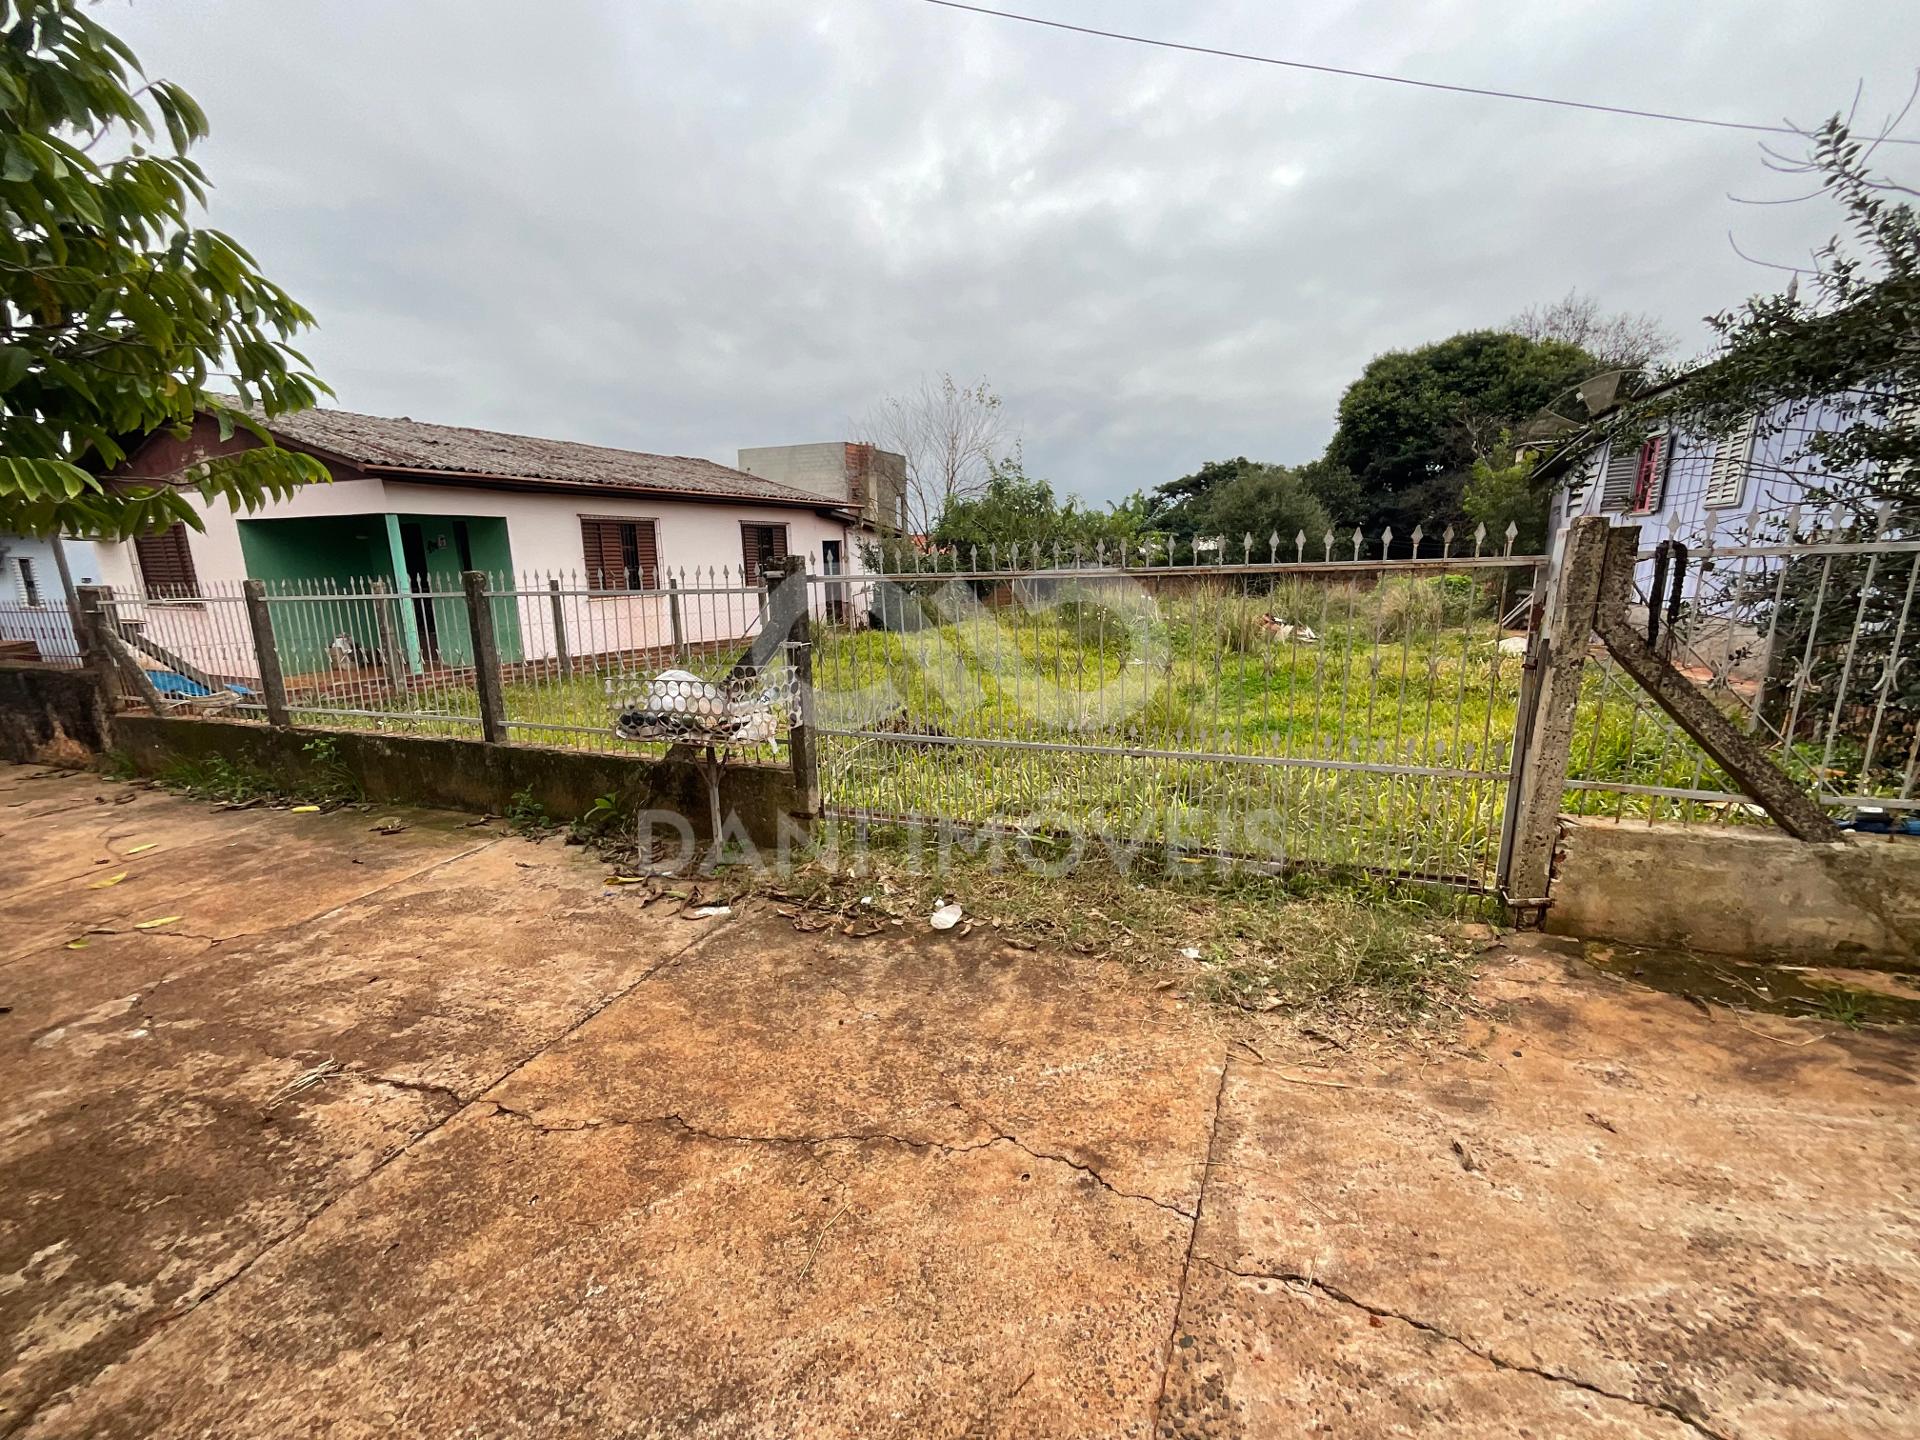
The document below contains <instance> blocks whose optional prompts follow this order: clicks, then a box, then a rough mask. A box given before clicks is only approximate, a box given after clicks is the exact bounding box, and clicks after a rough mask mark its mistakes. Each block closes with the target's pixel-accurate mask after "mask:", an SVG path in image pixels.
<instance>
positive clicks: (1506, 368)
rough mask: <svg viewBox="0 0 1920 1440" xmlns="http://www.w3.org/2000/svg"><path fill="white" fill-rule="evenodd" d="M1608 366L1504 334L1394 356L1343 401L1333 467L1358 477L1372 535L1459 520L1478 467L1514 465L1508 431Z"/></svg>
mask: <svg viewBox="0 0 1920 1440" xmlns="http://www.w3.org/2000/svg"><path fill="white" fill-rule="evenodd" d="M1600 368H1601V367H1600V366H1599V364H1598V363H1597V362H1596V361H1595V360H1594V359H1593V357H1592V356H1590V355H1588V354H1587V353H1586V351H1584V350H1582V349H1580V348H1579V347H1578V346H1576V345H1569V344H1567V343H1566V342H1565V341H1562V340H1529V339H1527V338H1526V337H1524V336H1520V335H1508V334H1503V333H1501V332H1500V331H1497V330H1472V331H1468V332H1467V333H1465V334H1461V335H1455V336H1453V337H1452V338H1451V339H1448V340H1441V341H1439V342H1437V343H1436V344H1432V345H1422V346H1421V347H1420V348H1419V349H1417V350H1397V351H1393V352H1391V353H1389V354H1386V355H1381V356H1379V357H1377V358H1376V359H1375V360H1373V362H1372V363H1371V364H1369V365H1368V366H1367V368H1366V369H1365V370H1364V371H1362V372H1361V374H1360V378H1359V379H1358V380H1356V381H1354V382H1353V384H1351V385H1349V386H1348V387H1347V391H1346V394H1344V395H1343V396H1341V397H1340V418H1339V424H1338V426H1337V428H1336V429H1335V430H1334V433H1333V439H1332V441H1331V442H1330V443H1329V444H1328V446H1327V459H1328V460H1329V461H1332V462H1333V463H1334V464H1336V465H1339V466H1342V467H1344V468H1345V469H1346V470H1348V471H1350V472H1351V473H1352V475H1353V479H1354V483H1355V485H1356V487H1357V489H1358V491H1359V494H1360V498H1361V504H1362V506H1363V507H1364V509H1365V512H1366V513H1365V514H1364V515H1361V516H1358V517H1356V518H1357V519H1358V520H1359V522H1360V523H1361V524H1362V525H1364V526H1365V527H1366V528H1367V529H1368V530H1369V531H1371V530H1374V529H1376V528H1378V527H1379V526H1381V525H1392V526H1393V527H1394V529H1395V530H1396V531H1398V532H1400V533H1403V534H1404V533H1405V532H1406V531H1407V530H1409V529H1411V528H1412V527H1413V526H1414V525H1419V524H1424V525H1426V526H1427V527H1428V528H1429V529H1431V528H1432V527H1433V525H1434V523H1435V522H1436V521H1439V522H1444V521H1449V520H1459V519H1461V518H1462V517H1463V510H1462V506H1461V491H1462V489H1463V487H1464V486H1465V484H1466V482H1467V479H1468V477H1469V476H1470V475H1471V474H1472V472H1473V466H1474V462H1475V461H1476V460H1491V461H1498V462H1500V463H1505V461H1508V460H1511V458H1512V457H1511V455H1510V454H1509V455H1507V456H1504V457H1502V456H1500V455H1499V448H1500V444H1501V437H1502V434H1503V432H1509V431H1513V430H1517V429H1518V428H1519V427H1520V426H1521V425H1522V424H1523V423H1524V422H1525V421H1527V420H1529V419H1531V418H1532V417H1533V416H1535V415H1536V414H1538V413H1539V412H1540V410H1541V409H1542V408H1544V407H1545V406H1546V405H1547V404H1549V403H1550V402H1551V401H1553V400H1555V399H1556V398H1558V397H1560V396H1562V395H1564V394H1565V393H1566V391H1567V390H1568V389H1569V388H1570V387H1572V386H1574V385H1576V384H1578V383H1579V382H1580V381H1581V380H1583V379H1585V378H1586V377H1588V376H1589V375H1592V374H1593V373H1594V372H1595V371H1596V370H1598V369H1600Z"/></svg>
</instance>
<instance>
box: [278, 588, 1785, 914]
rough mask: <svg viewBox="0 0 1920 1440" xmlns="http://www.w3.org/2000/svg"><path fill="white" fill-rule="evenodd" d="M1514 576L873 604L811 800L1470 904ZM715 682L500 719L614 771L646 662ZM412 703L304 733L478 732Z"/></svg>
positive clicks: (1640, 719)
mask: <svg viewBox="0 0 1920 1440" xmlns="http://www.w3.org/2000/svg"><path fill="white" fill-rule="evenodd" d="M1528 583H1529V572H1528V571H1526V570H1524V569H1512V570H1493V571H1484V572H1478V573H1475V574H1454V575H1432V576H1418V577H1416V576H1395V577H1389V578H1388V579H1386V580H1384V581H1380V582H1378V583H1373V582H1371V581H1368V582H1353V581H1347V580H1343V579H1341V578H1339V577H1330V578H1328V579H1325V580H1321V579H1299V578H1293V577H1287V578H1282V579H1280V580H1278V581H1269V580H1262V581H1260V582H1259V583H1258V584H1255V583H1253V582H1248V581H1244V580H1222V581H1213V580H1207V581H1205V582H1199V583H1196V582H1194V581H1192V580H1190V579H1185V578H1181V579H1180V580H1179V583H1177V584H1173V583H1163V584H1160V585H1159V586H1158V587H1157V588H1151V589H1150V588H1148V586H1146V585H1143V584H1142V583H1140V581H1138V580H1137V579H1136V578H1134V577H1118V576H1116V577H1112V578H1107V577H1094V578H1091V579H1078V580H1073V579H1069V580H1053V579H1050V578H1048V577H1046V576H1044V575H1041V576H1036V577H1033V578H1032V579H1031V580H1023V581H1020V582H1016V583H1015V584H1012V585H997V586H992V587H988V586H985V585H974V584H969V583H967V582H958V581H944V582H937V583H935V582H929V583H928V584H927V585H926V586H924V587H922V586H917V585H916V586H912V587H908V588H907V589H905V590H902V591H900V592H899V593H897V594H893V595H891V596H890V598H889V600H888V601H887V603H886V606H885V609H886V619H887V622H888V623H887V625H886V628H879V627H874V626H865V625H863V626H862V627H861V628H852V627H850V626H846V625H833V624H823V623H820V622H818V621H816V623H815V626H814V631H813V635H814V683H815V689H816V707H817V709H816V720H817V723H818V724H819V726H820V727H821V728H822V730H823V731H824V734H823V736H822V745H821V756H822V765H823V778H824V782H825V789H826V794H827V798H828V802H829V804H830V805H831V806H833V807H835V808H836V809H838V810H841V811H844V812H854V813H859V814H865V815H871V816H877V817H888V818H900V819H915V820H935V821H938V820H946V821H951V822H954V823H955V824H960V825H976V826H978V825H988V826H1000V827H1004V828H1008V829H1012V830H1017V831H1022V832H1032V831H1041V832H1049V833H1066V832H1081V833H1086V832H1093V833H1097V834H1098V835H1100V836H1104V837H1110V838H1111V839H1112V840H1113V841H1115V842H1117V843H1123V844H1127V845H1139V846H1145V847H1159V848H1166V847H1173V848H1176V849H1184V850H1200V851H1210V852H1224V853H1230V854H1236V855H1244V856H1249V857H1253V858H1256V859H1264V860H1273V861H1281V860H1289V861H1306V862H1310V863H1314V864H1318V865H1332V866H1352V867H1360V868H1364V869H1368V870H1374V871H1380V872H1386V873H1393V874H1405V875H1414V876H1424V877H1430V878H1437V879H1446V880H1464V881H1469V882H1471V883H1474V884H1477V885H1485V884H1487V883H1489V882H1490V880H1491V878H1492V873H1493V868H1494V865H1495V862H1496V858H1497V854H1498V848H1499V833H1500V827H1501V816H1502V811H1503V807H1504V804H1505V798H1506V791H1507V779H1506V777H1507V775H1508V774H1509V773H1510V770H1511V767H1512V764H1513V742H1514V732H1515V717H1516V713H1517V710H1518V705H1519V698H1520V691H1521V683H1522V678H1523V666H1524V661H1523V657H1522V655H1521V654H1519V653H1515V648H1516V643H1517V637H1518V636H1519V634H1520V632H1519V631H1517V630H1514V629H1512V628H1503V627H1502V625H1501V623H1500V621H1501V619H1502V617H1507V616H1510V615H1511V613H1512V612H1513V610H1514V609H1515V607H1516V606H1517V605H1518V604H1519V602H1520V601H1521V600H1522V599H1523V598H1524V596H1525V587H1526V585H1527V584H1528ZM1503 640H1504V641H1505V642H1506V644H1505V646H1504V647H1503V645H1502V643H1501V642H1502V641H1503ZM731 662H732V656H731V655H730V654H710V655H706V656H701V657H696V658H694V659H691V660H682V661H679V662H672V661H669V660H667V659H664V658H663V659H661V660H660V661H659V662H658V663H657V664H647V663H644V662H637V661H635V660H634V659H633V658H631V657H627V658H622V659H620V660H618V661H602V662H600V663H601V664H603V665H605V666H606V667H607V668H606V669H605V670H604V671H593V672H589V673H578V674H575V675H572V676H567V677H562V676H559V675H557V674H556V675H549V676H536V677H532V678H523V679H520V680H518V681H515V682H512V683H509V684H508V685H507V686H506V701H507V713H508V717H509V720H510V723H511V725H512V728H513V734H514V736H515V738H516V739H519V740H523V741H527V742H530V743H545V744H560V745H569V746H581V747H585V748H593V749H606V750H623V751H632V750H633V749H634V748H635V747H634V746H633V745H632V744H631V743H630V742H626V741H622V740H619V739H617V738H615V737H614V736H613V735H612V734H611V733H610V728H609V727H610V725H611V722H612V718H613V715H614V713H615V711H616V709H617V705H618V701H619V699H620V698H621V697H622V696H625V695H630V694H633V693H637V692H638V691H639V690H641V689H642V688H644V685H645V682H646V679H647V677H648V675H649V674H650V673H653V672H654V671H657V670H658V669H663V668H666V667H667V666H668V665H669V664H675V663H677V664H678V665H679V666H681V667H683V668H688V669H692V670H694V671H695V672H696V673H700V674H703V675H705V676H707V677H708V678H710V679H714V680H719V679H722V678H723V677H724V676H725V674H726V672H727V670H728V669H729V668H730V666H731ZM580 663H582V664H593V663H595V662H594V661H593V660H591V659H583V660H582V661H581V662H580ZM1623 685H1625V689H1623V688H1622V686H1623ZM1585 690H1586V694H1585V697H1584V699H1583V704H1582V708H1581V713H1580V719H1579V723H1578V725H1577V727H1576V733H1575V740H1574V750H1573V755H1574V767H1573V773H1574V775H1575V776H1576V777H1577V778H1580V779H1584V780H1589V781H1604V782H1614V783H1625V784H1629V785H1637V786H1661V787H1679V788H1688V789H1705V790H1714V789H1723V788H1727V787H1726V785H1725V782H1724V780H1723V779H1722V777H1720V776H1719V774H1718V772H1717V771H1716V770H1715V769H1714V767H1713V766H1712V765H1711V763H1710V762H1708V761H1707V760H1706V759H1705V757H1704V756H1703V755H1702V754H1701V753H1700V752H1699V751H1698V750H1697V748H1695V747H1694V746H1693V745H1692V744H1691V742H1689V741H1687V740H1686V739H1685V737H1684V736H1681V735H1679V734H1678V733H1677V732H1676V731H1675V730H1674V728H1673V727H1672V725H1671V724H1670V723H1669V722H1667V721H1666V720H1665V718H1664V717H1663V716H1661V715H1660V714H1659V712H1658V711H1657V710H1655V709H1654V708H1653V707H1652V706H1651V705H1650V704H1648V703H1646V702H1645V701H1644V699H1643V698H1640V699H1638V700H1636V697H1635V696H1634V694H1633V693H1632V691H1631V686H1630V683H1628V682H1622V681H1621V680H1619V679H1617V678H1613V677H1611V676H1610V675H1609V674H1608V673H1607V671H1606V670H1605V668H1604V667H1602V666H1599V665H1596V666H1593V667H1591V668H1590V670H1589V673H1588V676H1587V679H1586V682H1585ZM407 710H408V711H410V712H412V713H411V714H409V715H407V716H405V717H402V716H401V715H400V714H399V713H397V712H398V707H391V708H388V709H386V710H381V711H375V712H373V713H369V714H363V715H351V714H349V715H338V714H328V713H324V712H313V713H312V716H311V718H314V719H316V720H322V721H323V722H325V723H342V724H348V725H365V726H370V727H371V726H377V727H378V728H381V729H406V730H411V731H414V732H416V733H432V734H455V735H462V734H474V733H476V732H477V729H478V705H477V701H476V699H475V696H474V693H473V690H472V688H471V684H470V683H466V684H462V683H449V684H446V685H444V686H442V687H440V688H438V689H428V690H423V691H416V692H415V693H414V694H412V695H410V696H409V698H408V702H407ZM640 748H641V750H642V752H646V751H653V752H658V751H660V750H662V749H664V747H663V746H643V747H640ZM772 753H773V752H771V751H769V752H763V756H762V758H772ZM1569 804H1570V808H1575V809H1582V810H1586V811H1589V812H1592V811H1596V810H1598V811H1602V812H1603V813H1618V814H1624V815H1653V814H1663V815H1664V814H1670V813H1672V811H1673V809H1674V808H1675V804H1674V802H1670V801H1660V800H1654V799H1651V798H1649V797H1645V796H1638V795H1623V794H1618V793H1611V792H1609V793H1604V794H1595V793H1591V792H1573V793H1572V794H1570V797H1569ZM1686 808H1687V810H1688V817H1689V818H1702V817H1703V816H1704V815H1706V814H1707V811H1706V810H1705V808H1704V807H1702V806H1699V805H1691V806H1688V807H1686ZM1715 813H1721V814H1723V815H1724V816H1725V818H1730V819H1735V820H1743V819H1746V818H1748V817H1747V816H1745V814H1744V813H1742V812H1738V811H1733V812H1731V813H1728V812H1726V811H1725V809H1724V807H1723V809H1722V811H1720V812H1715Z"/></svg>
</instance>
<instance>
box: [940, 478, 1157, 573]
mask: <svg viewBox="0 0 1920 1440" xmlns="http://www.w3.org/2000/svg"><path fill="white" fill-rule="evenodd" d="M1146 506H1147V501H1146V500H1145V498H1144V497H1142V496H1138V495H1136V496H1130V497H1129V498H1128V499H1126V500H1124V501H1121V502H1120V503H1118V504H1116V505H1113V506H1110V507H1108V508H1107V509H1105V510H1098V509H1092V508H1090V507H1088V506H1085V505H1082V504H1081V503H1080V501H1079V500H1078V499H1076V498H1074V497H1072V496H1069V497H1068V498H1067V499H1066V500H1065V501H1061V500H1059V499H1057V498H1056V497H1055V495H1054V493H1053V487H1052V486H1051V485H1049V484H1048V483H1047V482H1046V481H1045V480H1040V479H1036V478H1034V477H1032V476H1030V475H1028V474H1027V472H1026V470H1025V468H1024V467H1023V466H1022V465H1021V463H1020V462H1019V461H1018V460H1017V459H1016V460H1001V461H998V462H996V463H995V464H994V465H993V467H992V469H991V470H990V472H989V474H988V476H987V483H986V488H985V489H984V490H983V491H982V492H981V493H980V494H978V495H975V496H970V497H962V498H958V499H954V500H951V501H949V502H948V503H947V505H946V508H945V509H944V510H943V511H942V512H941V514H940V519H939V521H938V523H937V524H936V525H935V526H934V529H933V535H932V540H933V543H934V544H935V545H936V546H938V547H940V548H943V549H951V550H957V551H958V552H960V553H961V554H963V555H966V554H971V553H973V552H974V551H976V550H977V551H978V552H979V554H980V555H981V556H982V557H983V563H984V557H986V556H989V555H991V554H998V555H1000V556H1001V557H1003V561H1004V560H1005V559H1006V558H1007V557H1011V555H1012V554H1013V548H1014V547H1015V546H1018V547H1019V548H1020V550H1021V551H1022V552H1023V553H1027V552H1031V551H1032V550H1033V548H1034V547H1035V546H1038V547H1039V548H1040V549H1041V550H1042V551H1043V552H1046V553H1047V554H1048V555H1050V554H1051V552H1052V550H1053V548H1054V547H1055V546H1056V545H1057V546H1059V547H1060V549H1061V550H1062V551H1063V552H1064V551H1070V550H1072V549H1074V548H1075V547H1076V546H1077V547H1079V548H1080V549H1082V550H1085V551H1093V550H1095V549H1096V548H1097V547H1098V546H1099V545H1101V544H1102V543H1105V544H1106V546H1107V548H1108V549H1109V550H1111V551H1115V552H1117V551H1118V548H1119V545H1120V542H1121V541H1122V540H1126V541H1129V542H1131V541H1132V540H1133V539H1134V538H1135V537H1136V536H1137V535H1138V533H1139V530H1140V524H1141V519H1142V516H1143V513H1144V511H1145V508H1146Z"/></svg>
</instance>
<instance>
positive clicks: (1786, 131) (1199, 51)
mask: <svg viewBox="0 0 1920 1440" xmlns="http://www.w3.org/2000/svg"><path fill="white" fill-rule="evenodd" d="M924 3H926V4H928V5H938V6H940V7H942V8H943V9H947V10H965V11H968V12H970V13H971V14H974V15H991V16H992V17H993V18H994V19H996V20H1017V21H1019V22H1020V23H1021V24H1023V25H1040V26H1044V27H1045V28H1046V29H1049V30H1068V31H1071V32H1072V33H1074V34H1075V35H1092V36H1095V37H1097V38H1099V39H1101V40H1124V41H1126V42H1127V43H1128V44H1130V45H1152V46H1154V47H1156V48H1157V49H1161V50H1181V51H1185V52H1186V53H1187V54H1189V55H1215V56H1218V57H1219V58H1221V59H1223V60H1248V61H1251V62H1253V63H1254V64H1256V65H1279V66H1282V67H1283V68H1285V69H1288V70H1311V71H1314V72H1315V73H1316V74H1320V75H1344V76H1346V77H1347V78H1348V79H1351V80H1380V81H1384V82H1385V83H1386V84H1389V85H1410V86H1412V87H1414V88H1415V89H1418V90H1444V91H1446V92H1448V93H1449V94H1453V95H1480V96H1484V97H1486V98H1487V99H1490V100H1524V101H1526V102H1527V103H1528V104H1530V105H1558V106H1560V107H1562V108H1563V109H1567V110H1592V111H1596V112H1598V113H1600V114H1602V115H1627V116H1631V117H1632V118H1634V119H1636V120H1667V121H1671V122H1672V123H1674V124H1676V125H1707V126H1711V127H1712V128H1714V129H1716V130H1748V131H1754V132H1757V133H1759V134H1762V135H1799V134H1801V133H1803V132H1801V131H1799V130H1796V129H1794V128H1793V126H1791V125H1760V124H1756V123H1754V122H1752V121H1748V120H1714V119H1710V118H1708V117H1707V116H1704V115H1675V114H1671V113H1669V112H1667V111H1664V110H1636V109H1633V108H1632V107H1630V106H1626V105H1601V104H1598V103H1596V102H1594V101H1591V100H1562V99H1558V98H1556V97H1554V96H1552V95H1527V94H1524V93H1522V92H1520V91H1518V90H1485V89H1482V88H1481V87H1480V86H1477V85H1449V84H1447V83H1446V82H1445V81H1441V80H1412V79H1409V78H1408V77H1407V76H1405V75H1382V74H1379V73H1378V72H1376V71H1372V70H1348V69H1345V68H1343V67H1341V66H1339V65H1316V64H1314V63H1312V62H1311V61H1308V60H1283V59H1281V58H1279V57H1278V56H1276V55H1252V54H1249V53H1247V52H1246V51H1244V50H1218V49H1215V48H1214V47H1212V46H1210V45H1185V44H1182V43H1181V42H1180V41H1178V40H1156V39H1153V38H1152V37H1151V36H1147V35H1128V34H1125V33H1124V32H1122V31H1119V30H1096V29H1094V28H1093V27H1092V26H1090V25H1070V24H1068V23H1067V22H1066V21H1064V20H1043V19H1041V18H1040V17H1039V16H1037V15H1020V14H1016V13H1015V12H1014V11H1011V10H992V9H989V8H988V7H986V6H985V5H968V4H965V3H963V0H924ZM1873 138H1874V139H1877V140H1879V141H1881V142H1883V143H1885V144H1888V145H1920V139H1913V140H1905V139H1901V138H1900V137H1899V136H1896V135H1882V136H1877V137H1873Z"/></svg>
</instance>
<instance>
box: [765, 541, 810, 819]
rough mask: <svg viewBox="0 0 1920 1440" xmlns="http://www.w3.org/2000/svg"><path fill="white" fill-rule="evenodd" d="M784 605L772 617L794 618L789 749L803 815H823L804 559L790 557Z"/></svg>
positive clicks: (790, 649)
mask: <svg viewBox="0 0 1920 1440" xmlns="http://www.w3.org/2000/svg"><path fill="white" fill-rule="evenodd" d="M780 590H781V592H782V593H781V597H780V599H781V603H780V604H777V605H773V606H771V607H770V609H769V613H770V614H772V615H786V616H790V617H791V620H790V622H789V626H788V630H787V641H788V648H787V655H788V657H789V665H788V669H789V670H790V671H791V672H792V676H793V695H792V705H793V715H792V723H791V724H790V725H789V727H788V730H787V747H788V751H789V753H790V755H791V757H792V762H793V788H794V791H795V793H796V794H797V796H798V797H799V805H798V809H799V813H801V814H803V815H818V814H819V813H820V804H821V796H820V752H819V748H818V742H817V741H816V740H815V738H814V733H813V626H812V617H811V615H810V613H809V606H808V604H807V562H806V558H805V557H804V556H800V555H790V556H788V557H787V573H786V576H785V578H783V579H782V580H781V581H780Z"/></svg>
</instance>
